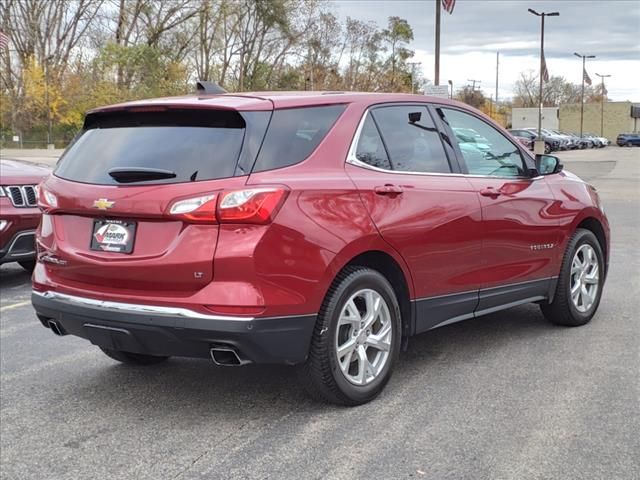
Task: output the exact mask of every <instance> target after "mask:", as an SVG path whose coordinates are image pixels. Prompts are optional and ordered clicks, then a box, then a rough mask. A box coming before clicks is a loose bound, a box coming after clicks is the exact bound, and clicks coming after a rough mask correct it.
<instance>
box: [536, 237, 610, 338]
mask: <svg viewBox="0 0 640 480" xmlns="http://www.w3.org/2000/svg"><path fill="white" fill-rule="evenodd" d="M584 244H588V245H590V246H591V247H592V248H593V250H594V251H595V253H596V257H597V260H598V269H599V270H598V290H597V292H596V299H595V301H594V302H593V305H592V306H591V307H590V308H589V309H588V310H587V311H586V312H580V311H579V310H578V309H577V308H576V306H575V305H574V303H573V301H572V300H571V292H570V290H571V264H572V262H573V257H574V255H575V253H576V251H577V250H578V249H579V248H580V247H581V246H582V245H584ZM604 277H605V270H604V255H603V253H602V248H601V247H600V243H599V242H598V239H597V238H596V236H595V235H594V234H593V233H592V232H591V231H590V230H586V229H583V228H579V229H578V230H576V233H575V234H574V235H573V237H571V240H569V244H568V245H567V250H566V252H565V255H564V258H563V260H562V268H561V270H560V276H559V277H558V284H557V286H556V292H555V296H554V298H553V302H551V303H543V304H541V305H540V309H541V310H542V313H543V314H544V316H545V317H546V318H547V320H549V321H550V322H551V323H554V324H556V325H563V326H566V327H579V326H581V325H585V324H587V323H589V321H590V320H591V319H592V318H593V316H594V315H595V313H596V311H597V310H598V305H599V304H600V299H601V298H602V288H603V286H604Z"/></svg>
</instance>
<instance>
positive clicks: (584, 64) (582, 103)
mask: <svg viewBox="0 0 640 480" xmlns="http://www.w3.org/2000/svg"><path fill="white" fill-rule="evenodd" d="M573 54H574V55H575V56H576V57H578V58H581V59H582V90H581V93H580V138H582V130H583V128H584V73H585V72H586V63H587V58H596V56H595V55H580V54H579V53H576V52H573Z"/></svg>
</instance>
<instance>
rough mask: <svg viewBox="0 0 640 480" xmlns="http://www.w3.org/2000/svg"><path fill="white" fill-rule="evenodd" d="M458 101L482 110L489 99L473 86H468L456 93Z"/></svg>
mask: <svg viewBox="0 0 640 480" xmlns="http://www.w3.org/2000/svg"><path fill="white" fill-rule="evenodd" d="M455 96H456V100H460V101H461V102H464V103H466V104H467V105H471V106H472V107H474V108H478V109H481V108H482V107H483V106H484V104H485V102H486V101H487V98H486V97H485V96H484V94H483V93H482V91H481V90H478V89H474V88H473V87H472V86H471V85H467V86H465V87H463V88H461V89H460V90H458V91H457V92H456V95H455Z"/></svg>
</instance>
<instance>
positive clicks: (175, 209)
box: [169, 193, 218, 223]
mask: <svg viewBox="0 0 640 480" xmlns="http://www.w3.org/2000/svg"><path fill="white" fill-rule="evenodd" d="M217 197H218V196H217V195H216V194H215V193H211V194H209V195H203V196H200V197H194V198H187V199H186V200H178V201H177V202H175V203H174V204H173V205H171V209H170V210H169V213H170V214H171V215H173V216H176V217H179V218H183V219H184V220H187V221H190V222H197V223H216V200H217Z"/></svg>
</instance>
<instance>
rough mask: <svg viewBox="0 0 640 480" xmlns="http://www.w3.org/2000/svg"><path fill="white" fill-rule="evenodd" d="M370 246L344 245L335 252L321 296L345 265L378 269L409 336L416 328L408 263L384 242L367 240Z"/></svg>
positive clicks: (325, 292) (404, 332)
mask: <svg viewBox="0 0 640 480" xmlns="http://www.w3.org/2000/svg"><path fill="white" fill-rule="evenodd" d="M368 247H369V248H366V249H365V248H361V249H355V248H353V246H351V248H346V249H345V250H343V252H341V254H339V255H337V256H336V258H335V259H334V261H333V262H332V266H331V268H329V269H328V278H327V281H326V282H323V284H324V285H326V290H325V291H324V292H323V294H322V298H324V297H326V294H327V292H328V291H329V288H330V286H331V284H333V282H334V281H335V279H336V277H337V276H338V275H339V274H340V272H341V271H343V270H344V269H345V268H347V267H352V266H360V267H367V268H371V269H372V270H376V271H377V272H380V273H381V274H382V275H383V276H384V277H385V278H386V279H387V280H388V281H389V283H390V284H391V286H392V287H393V290H394V292H395V294H396V297H397V299H398V304H399V305H400V313H401V315H402V334H403V336H410V335H412V334H413V332H414V328H415V321H414V319H415V312H414V304H413V302H412V301H411V299H412V298H413V296H414V290H413V279H412V278H411V274H410V271H409V268H408V266H407V265H406V263H405V262H404V259H403V258H402V257H401V256H400V255H399V254H397V252H395V251H389V250H388V249H387V248H385V247H386V244H385V243H384V242H381V243H380V244H377V242H374V244H369V245H368Z"/></svg>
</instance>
